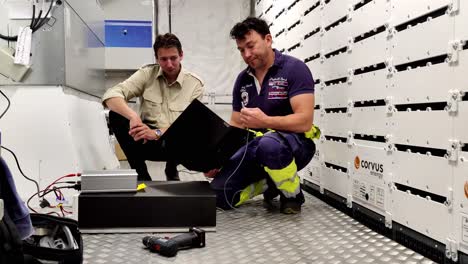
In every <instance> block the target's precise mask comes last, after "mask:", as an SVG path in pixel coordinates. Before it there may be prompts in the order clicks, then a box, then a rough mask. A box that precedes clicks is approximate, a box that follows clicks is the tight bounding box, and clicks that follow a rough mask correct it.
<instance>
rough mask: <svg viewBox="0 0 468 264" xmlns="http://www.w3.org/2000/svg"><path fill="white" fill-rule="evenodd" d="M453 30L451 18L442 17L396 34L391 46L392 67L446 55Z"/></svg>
mask: <svg viewBox="0 0 468 264" xmlns="http://www.w3.org/2000/svg"><path fill="white" fill-rule="evenodd" d="M453 28H454V19H453V17H450V16H447V15H443V16H440V17H437V18H434V19H432V20H430V21H428V22H425V23H423V24H418V25H416V26H414V27H411V28H408V29H406V30H403V31H400V32H398V33H396V34H395V37H394V40H393V45H392V57H393V63H394V65H398V64H402V63H407V62H411V61H416V60H420V59H424V58H428V57H434V56H437V55H441V54H446V53H447V49H448V43H449V41H450V40H451V39H453V35H454V32H453ZM434 36H437V37H436V38H435V37H434Z"/></svg>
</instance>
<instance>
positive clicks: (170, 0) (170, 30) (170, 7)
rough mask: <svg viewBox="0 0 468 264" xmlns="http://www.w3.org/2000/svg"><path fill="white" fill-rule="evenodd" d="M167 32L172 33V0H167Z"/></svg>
mask: <svg viewBox="0 0 468 264" xmlns="http://www.w3.org/2000/svg"><path fill="white" fill-rule="evenodd" d="M168 15H169V33H172V0H169V10H168Z"/></svg>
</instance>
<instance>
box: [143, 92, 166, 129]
mask: <svg viewBox="0 0 468 264" xmlns="http://www.w3.org/2000/svg"><path fill="white" fill-rule="evenodd" d="M162 103H163V102H162V98H161V96H159V95H157V94H153V93H148V92H146V93H144V94H143V105H142V113H141V114H142V119H144V120H148V121H151V122H154V121H156V119H157V118H158V117H160V116H161V114H162Z"/></svg>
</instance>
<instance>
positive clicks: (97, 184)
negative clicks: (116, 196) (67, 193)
mask: <svg viewBox="0 0 468 264" xmlns="http://www.w3.org/2000/svg"><path fill="white" fill-rule="evenodd" d="M137 176H138V174H137V173H136V171H135V170H96V171H84V172H83V173H82V174H81V192H82V193H99V192H136V189H137Z"/></svg>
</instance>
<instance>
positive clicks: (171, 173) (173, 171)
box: [164, 161, 180, 181]
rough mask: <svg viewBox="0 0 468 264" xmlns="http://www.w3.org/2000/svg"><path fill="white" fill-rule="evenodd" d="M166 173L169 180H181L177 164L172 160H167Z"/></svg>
mask: <svg viewBox="0 0 468 264" xmlns="http://www.w3.org/2000/svg"><path fill="white" fill-rule="evenodd" d="M164 173H165V174H166V179H167V180H168V181H180V178H179V172H178V171H177V164H175V163H172V162H170V161H168V162H166V168H165V169H164Z"/></svg>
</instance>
